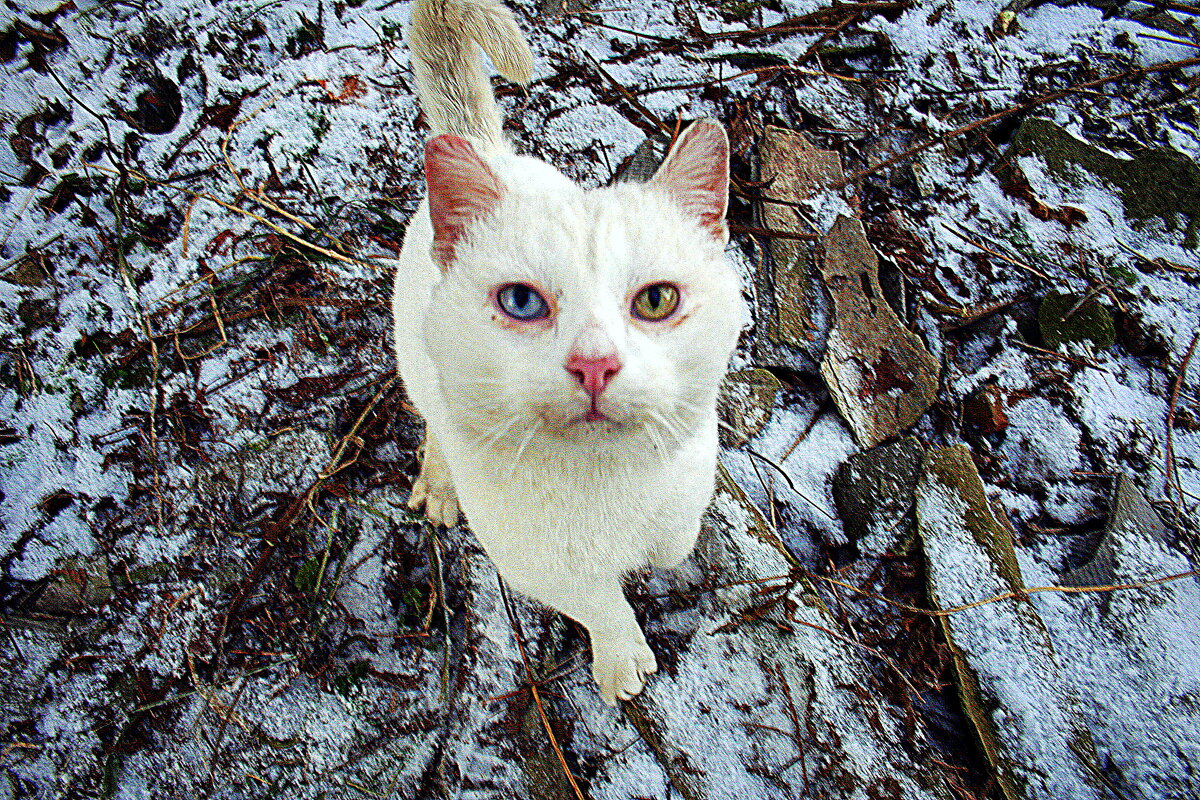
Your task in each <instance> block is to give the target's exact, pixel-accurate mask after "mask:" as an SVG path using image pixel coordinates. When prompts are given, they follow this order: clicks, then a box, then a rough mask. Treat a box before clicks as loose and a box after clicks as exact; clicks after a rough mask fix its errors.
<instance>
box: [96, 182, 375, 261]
mask: <svg viewBox="0 0 1200 800" xmlns="http://www.w3.org/2000/svg"><path fill="white" fill-rule="evenodd" d="M92 166H93V167H94V168H95V169H98V170H102V171H104V172H112V173H117V174H119V171H118V170H115V169H113V168H111V167H105V166H102V165H100V164H93V165H92ZM127 172H128V174H130V175H133V176H134V177H136V178H137V179H138V180H143V181H146V182H147V183H152V184H154V185H155V186H162V187H164V188H167V189H174V190H175V191H177V192H180V193H182V194H187V195H191V196H192V197H195V198H198V199H200V200H207V201H209V202H210V203H216V204H217V205H219V206H220V207H221V208H224V209H227V210H229V211H232V212H234V213H236V214H241V215H242V216H246V217H250V218H251V219H254V220H257V221H259V222H261V223H262V224H263V225H266V226H267V227H268V228H270V229H271V230H273V231H275V232H276V233H278V234H279V235H280V236H284V237H287V238H288V239H291V240H292V241H293V242H295V243H296V244H298V245H301V246H303V247H307V248H308V249H310V250H313V251H315V252H317V253H320V254H321V255H323V256H326V257H328V258H332V259H334V260H335V261H342V262H345V263H347V264H360V265H362V266H367V267H371V268H372V269H376V268H377V267H376V266H375V265H374V264H372V263H371V262H370V261H365V260H363V259H361V258H354V257H353V256H345V255H342V254H341V253H338V252H335V251H333V250H329V249H327V248H324V247H321V246H320V245H317V244H313V243H312V242H310V241H308V240H306V239H302V238H300V237H299V236H297V235H296V234H294V233H292V232H291V231H289V230H288V229H287V228H283V227H280V226H279V225H276V224H275V223H273V222H271V221H270V220H268V219H267V218H265V217H263V216H260V215H259V214H255V213H254V212H253V211H247V210H246V209H244V208H238V207H237V206H235V205H233V204H232V203H227V202H225V201H224V200H221V199H219V198H217V197H214V196H213V195H211V194H209V193H208V192H194V191H192V190H191V189H183V188H181V187H179V186H172V185H170V184H169V183H164V182H163V181H159V180H155V179H154V178H151V177H150V176H148V175H143V174H142V173H140V172H136V171H134V170H127ZM247 196H249V195H247Z"/></svg>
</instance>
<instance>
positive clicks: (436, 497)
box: [408, 437, 458, 528]
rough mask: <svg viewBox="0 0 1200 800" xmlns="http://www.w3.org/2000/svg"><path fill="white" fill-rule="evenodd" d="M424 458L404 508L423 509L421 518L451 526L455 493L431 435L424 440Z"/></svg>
mask: <svg viewBox="0 0 1200 800" xmlns="http://www.w3.org/2000/svg"><path fill="white" fill-rule="evenodd" d="M424 449H425V457H424V458H423V459H422V460H421V474H420V475H418V476H417V479H416V480H415V481H413V485H412V494H410V495H409V496H408V507H409V508H410V509H412V510H413V511H420V510H421V508H422V507H423V508H424V509H425V518H426V519H428V520H429V521H430V523H432V524H433V525H445V526H446V527H447V528H449V527H452V526H453V525H454V524H455V523H457V522H458V494H457V493H456V492H455V491H454V481H453V480H452V479H451V478H450V468H449V467H448V466H447V465H446V459H445V458H444V457H443V456H442V451H441V450H440V449H438V446H437V444H436V443H434V441H433V440H432V439H431V438H428V437H426V440H425V447H424Z"/></svg>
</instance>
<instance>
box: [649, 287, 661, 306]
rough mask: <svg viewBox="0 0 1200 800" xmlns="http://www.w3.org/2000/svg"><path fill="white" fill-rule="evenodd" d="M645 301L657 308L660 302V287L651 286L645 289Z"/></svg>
mask: <svg viewBox="0 0 1200 800" xmlns="http://www.w3.org/2000/svg"><path fill="white" fill-rule="evenodd" d="M646 302H647V303H649V304H650V307H651V308H653V309H656V310H657V309H658V305H659V303H661V302H662V289H660V288H659V287H657V286H651V287H650V288H649V289H647V290H646Z"/></svg>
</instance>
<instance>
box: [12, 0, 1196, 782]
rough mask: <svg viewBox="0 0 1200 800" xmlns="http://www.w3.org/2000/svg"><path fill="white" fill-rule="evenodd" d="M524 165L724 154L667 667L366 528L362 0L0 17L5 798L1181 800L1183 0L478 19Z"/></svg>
mask: <svg viewBox="0 0 1200 800" xmlns="http://www.w3.org/2000/svg"><path fill="white" fill-rule="evenodd" d="M514 8H515V10H516V12H517V16H518V19H519V20H520V22H521V24H522V27H523V28H525V29H526V30H527V31H529V34H530V38H531V42H532V46H533V48H534V53H535V61H536V68H535V75H534V81H533V83H532V84H531V86H530V87H529V88H528V90H527V91H526V90H521V89H519V88H517V87H513V86H511V85H508V84H503V83H498V84H497V89H498V93H499V94H500V96H501V100H502V103H503V104H504V106H505V109H506V113H507V116H508V120H509V129H510V132H511V134H512V136H513V138H514V140H515V141H516V142H517V144H518V147H519V148H520V149H521V150H523V151H525V152H530V153H533V154H535V155H538V156H540V157H543V158H545V159H546V160H547V161H550V162H551V163H553V164H555V165H557V166H559V167H560V168H562V169H563V170H564V171H565V172H567V173H568V174H569V175H571V176H572V177H575V178H577V179H579V180H581V181H583V182H585V183H588V184H592V185H595V184H600V183H604V182H606V181H608V180H610V179H613V177H614V176H621V177H622V178H623V179H628V180H635V179H637V178H638V177H639V176H642V175H645V174H648V172H649V170H651V169H652V168H653V164H654V162H655V158H656V153H661V152H662V148H663V146H664V145H665V143H666V142H667V141H668V140H669V137H670V136H671V134H672V133H673V132H674V131H676V130H677V128H678V126H679V125H680V123H681V122H683V121H687V120H689V119H693V118H698V117H714V118H717V119H719V120H721V121H722V122H723V123H725V125H726V126H727V128H728V130H729V132H730V136H731V141H732V143H733V149H734V164H733V166H734V182H733V197H734V199H733V203H732V206H731V211H730V221H731V227H732V230H733V232H734V235H733V240H732V242H731V245H730V250H729V256H730V259H731V260H732V261H733V262H734V263H735V264H737V265H738V267H739V269H740V270H741V271H742V272H743V275H744V281H745V289H746V295H747V297H748V299H749V300H750V305H751V308H752V319H750V320H748V321H747V325H746V329H745V332H744V336H743V339H742V343H741V345H740V346H739V350H738V353H737V355H736V357H735V363H734V365H733V372H732V374H731V376H730V378H729V381H728V384H727V387H726V391H725V394H724V399H723V417H724V420H725V428H724V429H723V433H722V435H723V453H722V462H723V465H724V466H723V468H722V472H721V475H720V481H719V487H718V492H717V495H716V497H715V499H714V502H713V506H712V509H711V513H710V515H709V518H708V520H707V523H706V526H705V530H704V533H703V534H702V536H701V541H700V544H699V546H698V548H697V552H696V554H695V555H694V556H693V558H691V559H689V561H688V562H686V563H685V565H684V566H683V567H682V568H681V569H680V570H678V571H677V572H674V573H651V572H646V573H645V574H639V575H634V576H632V577H631V580H630V584H629V595H630V597H631V600H632V602H633V603H634V605H635V607H636V608H637V609H638V612H639V614H641V615H642V616H643V619H644V620H645V624H646V627H647V632H648V638H649V641H650V644H651V646H652V647H653V648H654V649H655V651H656V653H657V654H658V656H659V662H660V664H661V667H662V669H661V670H660V673H659V674H658V675H657V676H655V678H654V679H653V680H652V681H651V682H650V684H649V686H648V687H647V690H646V692H645V693H644V694H643V695H642V696H640V697H639V698H637V699H636V700H635V701H633V702H630V703H625V704H623V706H622V707H621V708H618V709H609V708H607V707H606V706H604V705H603V704H602V703H600V701H599V699H598V697H597V695H596V692H595V690H594V687H593V686H592V685H591V677H590V673H589V669H588V667H589V655H588V650H587V643H586V639H585V637H584V636H583V634H582V632H581V631H580V630H579V629H578V628H577V626H575V625H574V623H571V622H569V621H567V620H565V619H563V618H562V617H559V616H557V615H554V614H551V613H548V612H547V611H545V610H544V609H540V608H538V607H536V606H534V605H533V604H531V603H529V602H527V601H525V600H524V599H522V598H520V597H518V596H512V595H509V594H508V593H507V592H506V591H504V590H503V589H502V587H501V585H500V583H499V581H498V578H497V575H496V573H495V570H494V569H493V567H492V566H491V565H490V563H489V562H488V560H487V558H486V556H485V555H484V554H483V553H482V551H481V550H480V548H479V546H478V544H477V543H476V542H475V541H474V539H473V538H472V536H471V534H470V532H469V530H467V529H456V530H453V531H451V532H448V533H446V532H439V533H435V532H433V531H431V530H429V529H428V528H426V527H424V526H423V525H422V524H421V522H420V520H418V519H415V518H413V517H412V516H411V515H410V514H409V513H408V512H406V511H405V510H404V507H403V505H404V503H403V501H404V499H405V497H406V496H407V489H408V487H409V484H410V481H411V480H412V477H413V475H414V472H415V467H416V460H415V454H414V449H415V446H416V444H417V442H418V441H419V428H418V424H417V421H416V419H415V417H414V415H413V413H412V410H411V409H410V408H409V407H408V406H407V405H406V402H405V399H404V393H403V387H402V386H401V385H400V384H399V382H398V381H397V379H396V377H395V373H394V367H393V358H392V355H391V354H390V352H389V348H390V344H389V321H390V313H389V311H390V310H389V302H388V301H389V292H390V287H389V284H390V277H389V274H388V269H387V267H386V265H385V264H382V263H380V260H381V259H386V258H389V257H392V256H394V255H395V253H396V252H397V250H398V246H399V242H400V241H401V238H402V235H403V229H404V224H405V221H406V219H407V217H408V215H409V214H410V213H411V212H412V210H413V209H414V208H415V206H416V203H417V201H418V200H419V197H420V195H421V192H422V182H421V176H420V173H419V164H420V159H419V155H418V154H419V152H420V147H421V142H422V140H423V137H424V134H423V122H422V120H421V119H420V117H419V114H418V111H417V107H416V102H415V99H414V97H413V94H412V89H411V85H412V82H411V73H410V71H409V67H408V54H407V51H406V49H405V47H404V46H403V43H402V31H403V26H404V23H405V22H406V20H407V16H408V11H407V7H406V5H405V4H403V3H399V2H388V1H387V0H345V1H344V2H324V1H323V0H321V1H320V2H262V1H261V0H255V1H254V2H244V1H243V0H224V2H216V1H215V0H177V1H176V2H169V3H166V2H157V3H155V2H135V1H130V2H124V1H121V0H103V1H101V2H89V1H88V0H68V2H66V3H58V2H55V1H54V0H50V2H44V3H41V2H27V3H24V4H19V3H9V4H8V6H7V9H8V14H7V19H8V21H7V22H6V23H3V24H4V26H5V27H4V29H3V31H2V32H0V71H2V72H3V81H4V84H3V85H4V89H3V90H0V91H2V102H0V119H2V120H3V121H4V128H5V130H6V132H7V134H8V139H7V146H4V145H0V174H2V176H3V185H2V186H0V304H2V306H0V333H2V336H0V413H2V415H3V417H2V419H0V557H2V559H3V561H2V563H3V571H2V575H0V614H2V617H0V628H2V631H0V670H2V674H3V676H4V677H3V680H2V681H0V725H2V726H3V728H2V733H0V797H13V798H17V797H21V798H25V797H37V798H51V797H55V798H59V797H61V798H85V797H116V798H155V799H156V800H158V799H162V800H166V799H167V798H180V797H197V798H200V797H204V798H209V797H211V798H242V797H246V798H251V797H253V798H259V797H262V798H266V797H283V798H357V797H401V798H410V797H411V798H426V797H460V798H467V797H481V798H482V797H487V798H494V797H505V798H508V797H511V798H526V797H538V798H555V800H557V799H558V798H583V797H589V798H594V799H595V800H600V798H622V799H623V800H633V799H635V798H663V799H664V800H665V799H666V798H675V797H684V798H689V799H692V798H772V797H792V796H803V797H830V798H843V797H844V798H893V797H905V798H909V797H914V798H915V797H921V798H924V797H930V798H947V799H949V798H984V797H997V798H999V797H1003V798H1007V799H1008V800H1013V799H1014V798H1055V799H1056V800H1057V799H1059V798H1101V797H1113V798H1146V799H1147V800H1149V799H1150V798H1180V800H1182V799H1183V798H1191V797H1196V796H1197V795H1198V794H1200V652H1198V651H1200V644H1198V642H1200V635H1198V634H1200V583H1198V581H1197V578H1196V575H1195V573H1194V571H1193V570H1194V565H1195V561H1196V558H1197V556H1198V555H1200V549H1198V548H1200V526H1198V524H1197V508H1198V507H1200V364H1195V363H1192V362H1193V360H1194V359H1193V356H1194V354H1195V351H1196V348H1197V332H1198V331H1200V257H1198V255H1197V253H1198V252H1200V251H1198V249H1197V247H1198V237H1200V231H1198V228H1200V167H1198V166H1197V163H1198V160H1200V112H1198V110H1197V109H1198V108H1200V104H1198V103H1197V101H1196V95H1197V91H1198V89H1200V29H1198V27H1197V25H1198V23H1197V18H1198V16H1200V14H1198V12H1197V9H1196V7H1195V6H1193V5H1189V4H1186V3H1181V2H1166V0H1163V1H1162V2H1154V3H1149V2H1147V3H1135V2H1128V3H1126V2H1109V1H1108V0H1092V1H1091V2H1086V3H1085V2H1079V3H1072V2H1065V1H1064V2H1055V3H1038V2H1022V1H1021V0H1018V1H1017V2H1013V3H1011V4H1009V5H1008V6H1007V7H1003V8H1001V7H1000V6H998V4H995V3H988V2H975V1H973V0H945V2H928V1H927V0H899V1H898V2H893V1H890V0H887V1H879V2H874V1H872V2H838V3H834V4H832V5H831V4H829V3H828V2H827V0H820V1H818V0H749V1H748V2H733V1H732V0H730V2H704V1H703V0H680V2H675V3H671V2H666V0H661V1H659V0H655V1H654V2H650V3H636V4H625V3H610V4H603V3H600V2H598V0H592V2H586V1H581V0H567V1H566V2H563V0H522V1H521V2H519V3H514Z"/></svg>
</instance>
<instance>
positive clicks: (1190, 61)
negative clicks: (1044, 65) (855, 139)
mask: <svg viewBox="0 0 1200 800" xmlns="http://www.w3.org/2000/svg"><path fill="white" fill-rule="evenodd" d="M1197 64H1200V57H1197V58H1185V59H1183V60H1181V61H1166V62H1163V63H1160V64H1155V65H1153V66H1150V67H1136V68H1134V69H1128V70H1125V71H1124V72H1118V73H1116V74H1113V75H1105V76H1104V77H1103V78H1096V79H1095V80H1091V81H1084V82H1083V83H1077V84H1075V85H1074V86H1071V87H1069V88H1066V89H1060V90H1058V91H1056V92H1051V93H1049V94H1044V95H1042V96H1041V97H1036V98H1034V99H1033V100H1029V101H1027V102H1024V103H1018V104H1016V105H1014V106H1009V107H1008V108H1006V109H1004V110H1003V111H997V112H996V113H995V114H990V115H988V116H986V117H984V118H983V119H977V120H975V121H974V122H970V123H967V124H966V125H963V126H962V127H959V128H955V129H954V130H952V131H950V132H948V133H943V134H942V135H941V136H937V137H935V138H933V139H930V140H929V141H928V142H925V143H923V144H919V145H916V146H915V147H910V148H909V149H907V150H905V151H904V152H901V153H897V154H896V155H894V156H892V157H890V158H885V159H884V160H883V161H880V162H879V163H878V164H874V165H872V166H870V167H867V168H865V169H861V170H859V171H858V172H855V173H852V174H851V175H848V176H847V177H845V178H844V179H842V180H841V181H838V182H837V183H834V184H833V185H831V186H830V187H829V188H830V189H840V188H842V187H843V186H846V185H848V184H850V183H853V182H854V181H857V180H860V179H862V178H865V177H867V176H868V175H871V174H873V173H876V172H878V171H879V170H881V169H885V168H887V167H890V166H893V165H895V164H899V163H900V162H901V161H907V160H909V159H910V158H912V157H913V156H915V155H916V154H917V153H921V152H924V151H926V150H929V149H930V148H933V147H937V146H938V145H939V144H945V143H946V142H948V141H950V140H951V139H955V138H957V137H959V136H962V135H963V134H964V133H970V132H971V131H973V130H977V129H979V128H982V127H983V126H985V125H990V124H991V123H993V122H998V121H999V120H1002V119H1004V118H1005V117H1011V116H1013V115H1014V114H1020V113H1022V112H1025V111H1028V110H1030V109H1032V108H1037V107H1038V106H1044V105H1046V104H1047V103H1053V102H1054V101H1055V100H1061V99H1062V98H1064V97H1067V96H1068V95H1071V94H1073V93H1075V92H1078V91H1080V90H1081V89H1091V88H1093V87H1096V86H1103V85H1104V84H1106V83H1112V82H1113V81H1118V80H1121V79H1122V78H1132V77H1135V76H1138V75H1150V74H1152V73H1155V72H1166V71H1167V70H1172V69H1182V68H1183V67H1194V66H1196V65H1197Z"/></svg>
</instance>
